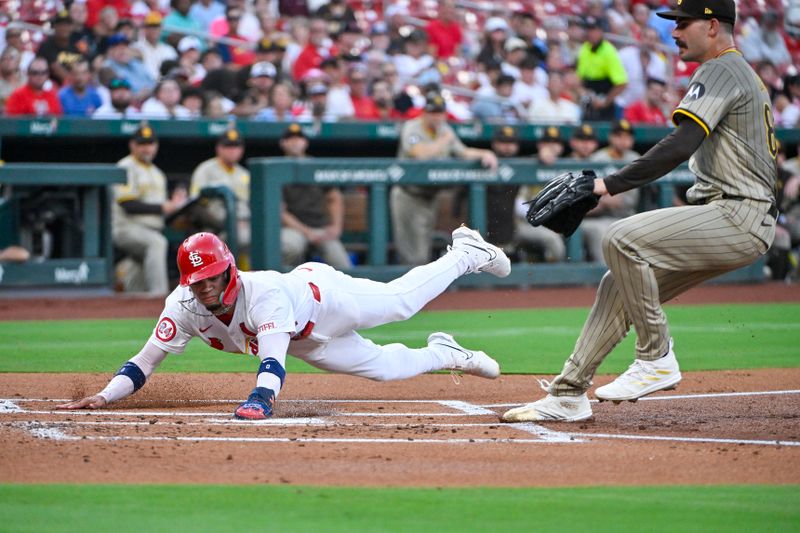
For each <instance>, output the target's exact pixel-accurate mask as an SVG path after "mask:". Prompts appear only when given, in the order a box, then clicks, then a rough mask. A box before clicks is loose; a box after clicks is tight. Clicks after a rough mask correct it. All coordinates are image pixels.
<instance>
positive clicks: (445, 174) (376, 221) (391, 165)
mask: <svg viewBox="0 0 800 533" xmlns="http://www.w3.org/2000/svg"><path fill="white" fill-rule="evenodd" d="M248 166H249V168H250V172H251V174H252V179H251V198H250V202H251V212H252V217H253V218H252V244H251V254H250V262H251V266H252V268H253V269H256V270H258V269H271V270H283V269H284V267H283V266H282V265H281V253H280V249H281V245H280V230H281V222H280V212H281V201H282V189H283V187H284V186H286V185H290V184H295V185H296V184H307V185H321V186H336V187H352V186H359V187H367V188H368V189H369V193H368V201H367V211H368V213H367V218H368V236H367V243H368V246H367V252H366V263H365V264H363V265H358V266H356V267H354V268H353V270H352V271H351V273H352V274H353V275H356V276H361V277H368V278H370V279H374V280H379V281H389V280H391V279H394V278H396V277H397V276H399V275H401V274H402V273H404V272H406V271H407V270H408V269H409V267H408V266H405V265H396V264H390V262H389V249H390V246H389V245H390V222H389V221H390V214H389V205H388V198H389V189H390V188H391V187H392V186H397V185H412V184H413V185H424V186H442V185H447V186H465V187H467V189H468V204H469V205H468V220H466V221H465V222H467V223H468V224H469V225H470V226H472V227H474V228H477V229H479V230H485V228H486V221H487V213H486V187H487V186H488V185H504V184H505V185H530V184H541V183H545V182H547V181H548V180H549V179H551V178H552V177H554V176H556V175H558V174H560V173H562V172H565V171H568V170H580V169H583V168H586V167H591V168H593V169H594V170H595V171H596V172H597V173H598V175H605V174H606V173H609V172H611V171H613V170H615V169H616V168H619V166H620V165H618V164H614V163H593V164H588V165H587V163H581V162H574V161H568V160H561V161H559V162H558V163H557V164H556V165H554V166H550V167H542V166H539V165H537V164H536V162H535V160H533V159H531V158H527V159H506V160H501V162H500V165H499V167H498V169H497V171H495V172H493V171H489V170H487V169H484V168H481V167H480V166H479V164H478V163H476V162H464V161H454V160H438V161H424V162H423V161H407V160H398V159H383V158H375V159H347V160H344V159H340V158H336V159H333V158H327V159H321V158H316V159H290V158H257V159H250V160H249V161H248ZM693 180H694V177H693V175H692V174H691V173H690V172H689V170H688V168H687V166H686V165H683V166H681V167H679V168H677V169H675V170H674V171H673V172H671V173H670V174H668V175H667V176H664V177H662V178H661V179H660V180H658V181H656V182H654V184H653V186H654V187H657V190H658V194H657V204H658V206H659V207H667V206H670V205H672V202H673V196H674V187H675V186H676V185H678V184H683V185H686V184H690V183H692V182H693ZM567 255H568V257H569V259H568V261H567V262H564V263H532V264H529V263H515V264H514V265H513V267H512V273H511V275H510V276H509V277H507V278H503V279H498V278H494V277H492V276H465V277H463V278H460V279H459V280H458V281H457V285H459V286H552V285H583V284H593V283H596V282H598V281H599V279H600V278H601V277H602V275H603V273H604V272H605V270H606V269H605V267H604V266H603V265H601V264H597V263H587V262H585V261H584V254H583V242H582V234H581V231H580V228H579V229H578V231H577V232H576V233H575V234H574V235H573V236H572V237H570V239H568V240H567ZM762 267H763V262H756V263H755V264H753V265H751V266H748V267H745V268H742V269H739V270H737V271H735V272H732V273H729V274H728V275H726V276H725V277H724V278H723V279H724V280H726V281H756V280H761V279H763V273H762Z"/></svg>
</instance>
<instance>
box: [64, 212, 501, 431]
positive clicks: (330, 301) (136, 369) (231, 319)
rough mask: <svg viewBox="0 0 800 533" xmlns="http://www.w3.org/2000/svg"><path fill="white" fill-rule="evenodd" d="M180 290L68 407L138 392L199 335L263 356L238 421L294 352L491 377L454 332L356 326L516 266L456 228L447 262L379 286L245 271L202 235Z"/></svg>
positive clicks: (368, 373)
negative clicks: (409, 342) (405, 334)
mask: <svg viewBox="0 0 800 533" xmlns="http://www.w3.org/2000/svg"><path fill="white" fill-rule="evenodd" d="M178 268H179V270H180V275H181V277H180V286H179V287H177V288H176V289H175V290H174V291H173V292H172V294H170V295H169V296H168V297H167V300H166V305H165V307H164V311H163V312H162V313H161V317H160V319H159V321H158V324H157V325H156V327H155V329H154V330H153V333H152V335H151V336H150V339H149V340H148V341H147V343H146V344H145V346H144V347H143V348H142V350H141V351H140V352H139V353H138V354H136V355H135V356H134V357H132V358H131V359H130V360H129V361H128V362H127V363H125V364H124V365H123V366H122V368H120V369H119V371H118V372H117V374H116V375H115V376H114V378H113V379H111V381H110V382H109V383H108V385H107V386H106V388H105V389H103V390H102V391H100V392H99V393H97V394H95V395H93V396H88V397H86V398H83V399H80V400H76V401H73V402H69V403H66V404H63V405H60V406H59V408H62V409H83V408H90V409H97V408H100V407H104V406H105V405H107V404H109V403H111V402H113V401H116V400H119V399H122V398H125V397H126V396H129V395H130V394H132V393H134V392H136V391H137V390H139V389H140V388H141V387H142V386H143V385H144V384H145V381H146V380H147V378H148V377H149V376H150V375H151V374H152V373H153V371H154V370H155V369H156V367H158V365H159V364H160V363H161V362H162V361H163V360H164V359H165V358H166V357H167V355H168V354H170V353H176V354H178V353H181V352H183V350H184V349H185V347H186V343H188V342H189V340H190V339H191V338H192V337H200V338H201V339H202V340H203V341H204V342H205V343H206V344H208V345H210V346H212V347H213V348H216V349H217V350H223V351H226V352H233V353H248V354H253V355H255V356H257V357H258V358H259V359H260V360H261V364H260V366H259V368H258V375H257V377H256V387H255V388H254V389H253V391H252V393H251V394H250V396H249V397H248V399H247V401H246V402H244V403H243V404H241V405H240V406H239V407H237V408H236V410H235V411H234V416H235V417H236V418H240V419H248V420H261V419H265V418H267V417H269V416H271V414H272V409H273V405H274V402H275V399H276V398H277V397H278V394H279V393H280V390H281V388H282V387H283V384H284V381H285V379H286V370H285V368H286V354H287V352H291V353H292V355H294V356H296V357H299V358H300V359H303V360H304V361H306V362H308V363H310V364H311V365H314V366H316V367H317V368H321V369H323V370H328V371H331V372H340V373H344V374H350V375H354V376H361V377H365V378H369V379H374V380H378V381H386V380H394V379H405V378H410V377H412V376H416V375H418V374H422V373H425V372H431V371H435V370H442V369H451V370H461V371H463V372H465V373H467V374H473V375H476V376H481V377H484V378H490V379H493V378H496V377H498V376H499V375H500V366H499V365H498V364H497V361H495V360H494V359H492V358H491V357H489V356H488V355H486V354H485V353H484V352H480V351H473V350H467V349H465V348H463V347H462V346H460V345H459V344H458V343H457V342H456V341H455V340H454V339H453V337H452V336H450V335H448V334H447V333H441V332H439V333H433V334H431V335H430V336H429V337H428V346H427V347H426V348H420V349H412V348H408V347H406V346H404V345H402V344H388V345H386V346H379V345H377V344H375V343H373V342H372V341H370V340H368V339H365V338H363V337H361V336H360V335H359V334H358V333H356V330H358V329H364V328H372V327H375V326H380V325H381V324H387V323H389V322H396V321H399V320H405V319H408V318H410V317H411V316H413V315H414V314H416V313H417V312H418V311H419V310H420V309H422V307H423V306H424V305H425V304H427V303H428V302H430V301H431V300H433V299H434V298H436V296H438V295H439V294H441V293H442V292H443V291H444V290H445V289H446V288H447V287H448V286H449V285H450V284H451V283H452V282H453V281H455V280H456V279H457V278H459V277H460V276H463V275H465V274H468V273H479V272H488V273H490V274H493V275H495V276H498V277H506V276H508V275H509V273H510V272H511V262H510V261H509V259H508V257H507V256H506V255H505V253H504V252H503V251H502V250H501V249H499V248H498V247H496V246H494V245H492V244H489V243H487V242H486V241H484V240H483V238H482V237H481V235H480V234H479V233H478V232H477V231H474V230H472V229H469V228H467V227H464V226H462V227H460V228H458V229H456V230H455V231H453V244H452V246H451V247H450V249H449V251H448V252H447V253H446V254H445V255H444V256H443V257H441V258H440V259H438V260H436V261H434V262H432V263H429V264H427V265H423V266H419V267H416V268H414V269H412V270H410V271H409V272H408V273H407V274H405V275H404V276H402V277H400V278H398V279H396V280H394V281H392V282H389V283H379V282H375V281H371V280H366V279H358V278H353V277H350V276H348V275H346V274H343V273H341V272H339V271H337V270H335V269H333V268H332V267H330V266H328V265H325V264H321V263H305V264H302V265H300V266H298V267H297V268H295V269H294V270H292V271H291V272H289V273H286V274H281V273H278V272H272V271H262V272H238V271H237V269H236V263H235V260H234V257H233V255H232V254H231V253H230V251H229V250H228V247H227V246H226V245H225V244H224V243H223V242H222V241H221V240H220V239H219V238H218V237H217V236H216V235H213V234H211V233H197V234H195V235H192V236H191V237H189V238H188V239H186V240H185V241H184V242H183V244H181V246H180V248H179V249H178Z"/></svg>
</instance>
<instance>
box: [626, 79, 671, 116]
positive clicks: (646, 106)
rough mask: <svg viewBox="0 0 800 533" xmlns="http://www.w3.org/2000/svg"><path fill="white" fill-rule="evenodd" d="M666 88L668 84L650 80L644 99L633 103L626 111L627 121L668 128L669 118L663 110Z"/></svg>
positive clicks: (648, 80)
mask: <svg viewBox="0 0 800 533" xmlns="http://www.w3.org/2000/svg"><path fill="white" fill-rule="evenodd" d="M666 87H667V84H666V83H664V81H663V80H659V79H656V78H648V79H647V88H646V89H645V93H644V99H642V100H638V101H636V102H634V103H632V104H631V105H629V106H628V107H627V109H625V119H626V120H627V121H628V122H630V123H632V124H652V125H654V126H666V125H667V118H666V117H665V116H664V111H663V110H662V109H661V106H662V105H663V103H664V90H665V89H666Z"/></svg>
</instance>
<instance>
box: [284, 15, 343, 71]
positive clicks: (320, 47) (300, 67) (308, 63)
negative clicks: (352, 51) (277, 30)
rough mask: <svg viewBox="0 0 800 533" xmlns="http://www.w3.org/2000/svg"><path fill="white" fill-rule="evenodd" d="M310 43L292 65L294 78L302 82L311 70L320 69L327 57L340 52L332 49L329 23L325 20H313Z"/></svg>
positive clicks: (309, 29)
mask: <svg viewBox="0 0 800 533" xmlns="http://www.w3.org/2000/svg"><path fill="white" fill-rule="evenodd" d="M308 32H309V33H308V43H307V44H306V46H305V48H303V50H302V51H301V52H300V54H299V55H298V56H297V59H296V60H295V62H294V65H292V77H293V78H294V80H295V81H300V80H302V79H303V78H304V77H305V75H306V73H308V71H309V70H311V69H314V68H319V66H320V65H321V64H322V60H323V59H325V58H326V57H331V56H335V55H336V54H337V53H338V51H337V50H336V49H335V48H333V47H332V43H331V40H330V37H329V35H328V23H327V22H326V21H325V19H323V18H319V17H316V18H313V19H311V22H310V23H309V26H308Z"/></svg>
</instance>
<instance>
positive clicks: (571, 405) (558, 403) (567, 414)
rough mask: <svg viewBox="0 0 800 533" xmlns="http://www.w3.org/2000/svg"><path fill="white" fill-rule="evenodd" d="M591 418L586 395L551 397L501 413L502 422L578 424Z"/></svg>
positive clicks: (590, 408) (590, 409)
mask: <svg viewBox="0 0 800 533" xmlns="http://www.w3.org/2000/svg"><path fill="white" fill-rule="evenodd" d="M591 416H592V407H591V406H590V405H589V398H588V397H587V396H586V393H584V394H581V395H580V396H553V395H552V394H548V395H547V396H545V397H544V398H542V399H541V400H537V401H535V402H533V403H529V404H526V405H523V406H521V407H515V408H514V409H511V410H509V411H506V412H505V413H503V416H502V417H501V419H502V420H503V422H542V421H551V422H578V421H579V420H586V419H587V418H591Z"/></svg>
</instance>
